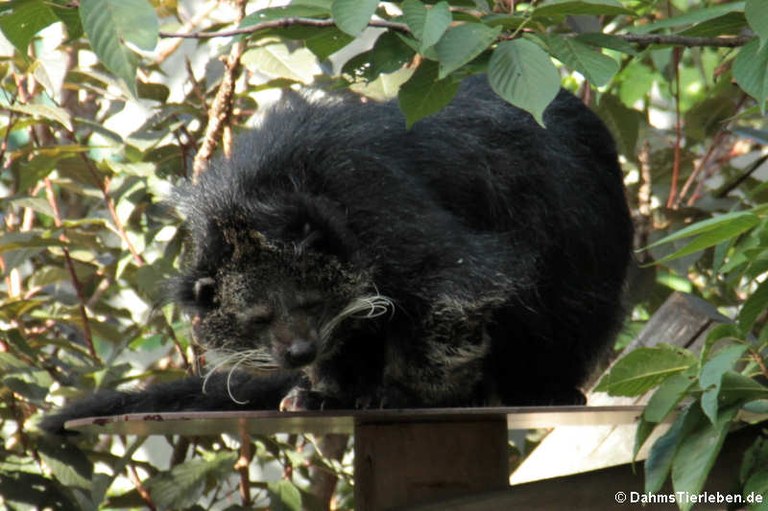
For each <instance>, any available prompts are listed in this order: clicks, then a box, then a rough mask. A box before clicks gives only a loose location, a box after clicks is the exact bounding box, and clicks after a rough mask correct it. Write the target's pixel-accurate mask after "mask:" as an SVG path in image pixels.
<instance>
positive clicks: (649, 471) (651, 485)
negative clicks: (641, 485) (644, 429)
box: [643, 406, 696, 493]
mask: <svg viewBox="0 0 768 511" xmlns="http://www.w3.org/2000/svg"><path fill="white" fill-rule="evenodd" d="M694 409H695V407H694V406H689V407H688V408H686V409H685V410H683V411H682V412H681V413H680V415H678V416H677V419H675V422H673V423H672V425H671V426H670V427H669V429H668V430H667V432H666V433H664V434H663V435H661V436H660V437H659V438H658V439H657V440H656V441H655V442H654V443H653V445H652V446H651V450H650V451H649V452H648V459H647V460H645V465H644V467H643V470H644V472H645V491H646V493H656V492H658V491H659V490H660V489H661V487H662V485H663V484H664V481H666V480H667V476H668V475H669V472H670V470H671V468H672V461H673V460H674V457H675V453H676V452H677V450H678V447H679V445H680V440H681V437H682V434H683V432H684V431H685V430H686V426H687V422H689V420H688V417H689V416H693V415H695V413H696V412H695V411H693V410H694Z"/></svg>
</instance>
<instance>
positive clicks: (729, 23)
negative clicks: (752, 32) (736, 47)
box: [678, 12, 747, 37]
mask: <svg viewBox="0 0 768 511" xmlns="http://www.w3.org/2000/svg"><path fill="white" fill-rule="evenodd" d="M746 26H747V20H746V18H745V17H744V13H743V12H729V13H728V14H724V15H722V16H718V17H717V18H713V19H711V20H707V21H702V22H701V23H697V24H696V25H694V26H692V27H691V28H686V29H685V30H683V31H682V32H679V34H678V35H684V36H692V37H718V36H721V35H738V34H739V33H740V32H741V31H742V30H744V28H746Z"/></svg>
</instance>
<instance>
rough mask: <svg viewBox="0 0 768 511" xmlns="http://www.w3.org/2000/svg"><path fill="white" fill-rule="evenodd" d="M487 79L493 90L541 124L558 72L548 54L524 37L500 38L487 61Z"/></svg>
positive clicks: (555, 87) (558, 85)
mask: <svg viewBox="0 0 768 511" xmlns="http://www.w3.org/2000/svg"><path fill="white" fill-rule="evenodd" d="M488 81H489V83H490V84H491V87H492V88H493V90H494V91H495V92H496V94H498V95H499V96H501V97H502V98H504V99H505V100H507V101H508V102H509V103H511V104H513V105H515V106H516V107H518V108H521V109H523V110H526V111H527V112H530V114H531V115H533V118H534V119H536V122H538V123H539V124H541V125H543V124H544V118H543V114H544V110H545V109H546V108H547V106H548V105H549V104H550V103H551V102H552V100H553V99H555V96H556V95H557V92H558V90H559V89H560V74H559V73H558V72H557V68H555V66H554V64H552V61H551V60H550V58H549V55H547V53H546V52H545V51H544V50H542V49H541V48H539V47H538V46H537V45H536V44H534V43H532V42H530V41H526V40H525V39H516V40H514V41H504V42H503V43H500V44H499V45H498V46H497V47H496V49H495V50H494V52H493V55H492V56H491V60H490V62H489V63H488Z"/></svg>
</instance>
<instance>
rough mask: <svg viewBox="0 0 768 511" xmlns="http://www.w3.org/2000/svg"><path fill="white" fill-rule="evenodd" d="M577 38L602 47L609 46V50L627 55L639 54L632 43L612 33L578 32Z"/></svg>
mask: <svg viewBox="0 0 768 511" xmlns="http://www.w3.org/2000/svg"><path fill="white" fill-rule="evenodd" d="M576 40H577V41H580V42H582V43H585V44H589V45H591V46H599V47H600V48H608V49H609V50H616V51H620V52H622V53H626V54H627V55H637V50H636V49H635V47H634V46H632V44H631V43H628V42H626V41H625V40H624V39H622V38H620V37H616V36H614V35H610V34H602V33H598V32H589V33H586V34H578V35H577V36H576Z"/></svg>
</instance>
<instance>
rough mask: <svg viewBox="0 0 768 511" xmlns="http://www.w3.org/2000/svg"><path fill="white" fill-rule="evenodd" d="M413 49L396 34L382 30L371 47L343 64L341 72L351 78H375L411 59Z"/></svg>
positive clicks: (390, 71) (396, 68)
mask: <svg viewBox="0 0 768 511" xmlns="http://www.w3.org/2000/svg"><path fill="white" fill-rule="evenodd" d="M413 55H414V51H413V50H411V48H410V46H408V45H407V44H405V43H404V42H403V40H402V39H401V38H400V36H399V35H398V34H393V33H392V32H384V33H383V34H381V35H380V36H379V38H378V39H376V43H375V44H374V45H373V48H371V49H370V50H368V51H366V52H363V53H361V54H359V55H357V56H355V57H352V58H351V59H349V60H348V61H347V63H346V64H344V68H343V70H342V73H343V74H345V75H350V76H351V77H352V78H353V79H355V80H356V79H363V80H366V81H369V82H370V81H373V80H375V79H376V78H377V77H378V76H379V75H380V74H382V73H393V72H395V71H397V70H398V69H400V68H402V67H403V66H404V65H405V64H407V63H408V62H410V61H411V59H412V57H413Z"/></svg>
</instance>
